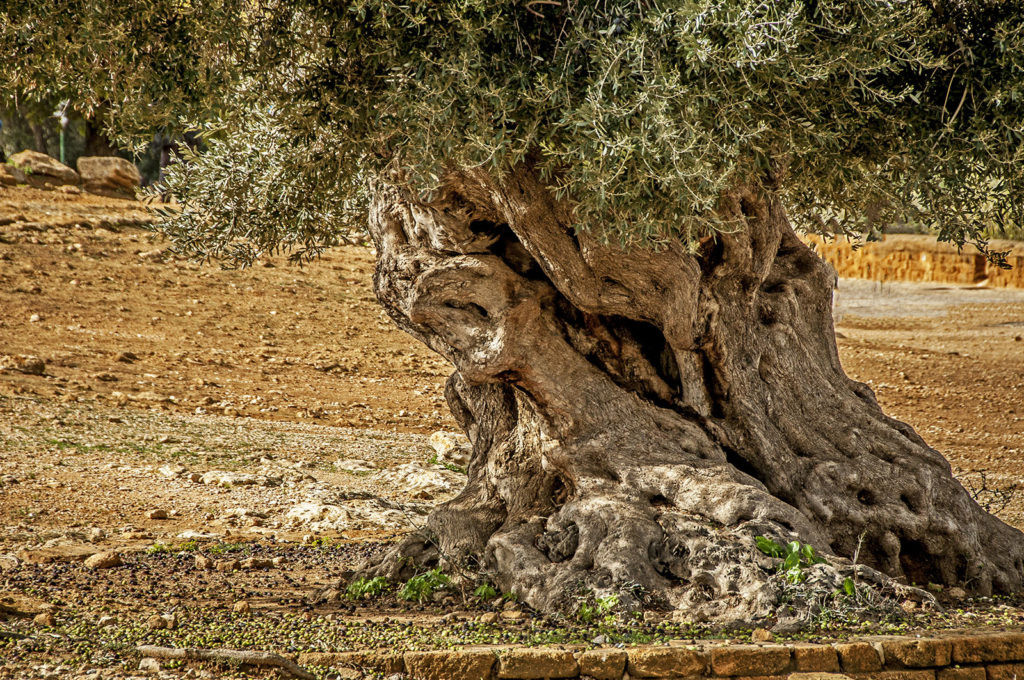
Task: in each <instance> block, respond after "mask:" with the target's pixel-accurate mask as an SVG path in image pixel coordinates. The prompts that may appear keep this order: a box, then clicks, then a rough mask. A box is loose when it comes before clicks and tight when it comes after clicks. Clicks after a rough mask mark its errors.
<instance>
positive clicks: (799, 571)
mask: <svg viewBox="0 0 1024 680" xmlns="http://www.w3.org/2000/svg"><path fill="white" fill-rule="evenodd" d="M754 541H755V542H756V543H757V549H758V550H760V551H761V552H763V553H764V554H765V555H768V556H769V557H775V558H778V559H780V560H782V564H780V565H779V572H780V573H782V574H785V576H786V579H787V580H788V581H789V582H790V583H800V582H801V581H803V580H804V579H805V578H807V574H805V573H804V570H805V569H807V568H808V567H810V566H812V565H815V564H821V563H822V562H824V561H825V558H823V557H822V556H821V555H819V554H818V553H817V552H815V550H814V547H813V546H811V545H809V544H807V543H801V542H800V541H790V542H789V543H787V544H786V545H785V546H783V545H780V544H779V543H776V542H775V541H773V540H772V539H770V538H766V537H765V536H757V537H755V538H754Z"/></svg>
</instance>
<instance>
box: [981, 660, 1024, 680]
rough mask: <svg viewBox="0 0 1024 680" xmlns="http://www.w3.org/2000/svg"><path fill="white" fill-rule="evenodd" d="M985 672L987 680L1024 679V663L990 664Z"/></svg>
mask: <svg viewBox="0 0 1024 680" xmlns="http://www.w3.org/2000/svg"><path fill="white" fill-rule="evenodd" d="M985 670H986V676H987V678H988V680H1020V679H1021V678H1024V663H999V664H992V665H991V666H988V667H987V668H986V669H985Z"/></svg>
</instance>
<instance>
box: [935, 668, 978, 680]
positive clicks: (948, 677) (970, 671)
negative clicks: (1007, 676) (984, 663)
mask: <svg viewBox="0 0 1024 680" xmlns="http://www.w3.org/2000/svg"><path fill="white" fill-rule="evenodd" d="M935 679H936V680H987V678H986V676H985V669H984V668H982V667H981V666H976V667H974V668H943V669H941V670H939V671H937V672H936V673H935Z"/></svg>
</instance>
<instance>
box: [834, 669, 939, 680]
mask: <svg viewBox="0 0 1024 680" xmlns="http://www.w3.org/2000/svg"><path fill="white" fill-rule="evenodd" d="M852 675H853V678H854V680H935V671H934V670H932V669H930V668H929V669H927V670H924V669H905V670H896V671H875V672H874V673H853V674H852Z"/></svg>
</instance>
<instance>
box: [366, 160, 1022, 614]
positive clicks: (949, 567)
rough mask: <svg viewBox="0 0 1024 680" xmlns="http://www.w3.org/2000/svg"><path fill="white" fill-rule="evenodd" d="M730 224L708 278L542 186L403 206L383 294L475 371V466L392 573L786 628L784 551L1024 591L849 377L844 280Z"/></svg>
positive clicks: (450, 191)
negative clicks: (475, 574) (435, 561)
mask: <svg viewBox="0 0 1024 680" xmlns="http://www.w3.org/2000/svg"><path fill="white" fill-rule="evenodd" d="M721 211H722V213H723V214H724V215H725V216H726V217H729V218H734V219H737V220H741V221H742V223H743V224H744V225H745V228H744V229H743V230H741V231H738V232H736V233H730V234H721V235H719V236H718V237H717V238H716V239H714V240H712V239H709V240H708V242H707V243H706V244H705V245H704V247H703V248H702V249H701V250H700V252H698V253H696V254H691V253H689V252H687V251H686V250H685V249H684V248H682V247H680V246H678V245H674V244H673V245H669V246H668V247H667V248H664V249H661V250H658V251H650V250H631V251H628V252H626V251H623V250H622V249H620V248H618V247H616V246H608V245H603V244H601V243H599V242H598V241H596V240H595V239H593V238H591V237H589V236H587V235H586V234H576V233H575V232H574V229H573V224H572V219H571V214H570V209H569V208H568V207H567V206H566V205H564V204H562V203H559V202H557V201H556V200H554V198H553V197H552V195H551V194H550V192H549V191H548V190H547V189H546V187H545V186H544V185H543V184H542V183H540V182H539V181H538V180H537V179H536V177H535V175H533V174H532V173H531V172H530V171H528V170H527V169H523V170H521V171H519V172H517V173H515V174H513V175H512V176H510V177H506V178H504V179H502V180H501V181H500V182H499V181H496V180H494V179H493V178H491V177H489V176H487V175H486V174H484V173H481V172H475V171H474V172H465V173H459V174H456V175H453V176H452V177H450V178H449V179H448V181H447V184H446V185H445V187H444V190H443V192H442V193H441V196H440V198H438V199H437V200H435V201H434V202H432V203H430V204H423V203H420V202H417V201H415V200H412V199H410V198H409V197H408V196H407V195H405V194H403V192H401V191H399V190H397V189H394V188H389V187H382V188H380V189H379V191H378V192H377V197H376V201H375V203H374V205H373V207H372V215H371V220H370V229H371V233H372V236H373V239H374V241H375V243H376V245H377V250H378V261H377V270H376V278H375V282H376V290H377V295H378V297H379V299H380V301H381V302H382V303H383V304H384V306H385V308H386V309H387V310H388V312H389V313H390V315H391V316H392V317H393V318H394V319H395V321H396V322H397V323H398V324H399V325H400V326H401V327H402V328H403V329H405V330H406V331H408V332H409V333H411V334H412V335H414V336H415V337H417V338H419V339H420V340H422V341H423V342H424V343H426V344H427V345H429V346H430V347H431V348H432V349H434V350H436V351H437V352H439V353H441V354H442V355H444V356H445V357H447V358H448V359H449V360H450V361H452V363H453V364H454V365H455V368H456V371H455V373H454V374H453V375H452V376H451V378H450V380H449V382H448V387H447V391H446V395H447V398H448V402H449V404H450V406H451V409H452V412H453V413H454V415H455V418H456V419H457V421H458V422H459V424H460V425H461V426H462V427H463V428H464V429H465V431H466V433H467V434H468V436H469V438H470V441H471V442H472V445H473V454H472V461H471V463H470V466H469V481H468V484H467V486H466V488H465V489H464V490H463V492H462V493H461V494H460V495H459V496H458V497H457V498H455V499H453V500H452V501H450V502H448V503H445V504H443V505H441V506H439V507H438V508H437V509H436V510H435V511H434V513H433V514H432V515H431V517H430V519H429V522H428V526H429V529H430V531H431V533H432V534H433V537H432V539H431V541H432V543H425V542H424V541H423V538H422V537H411V538H410V539H409V540H407V541H405V542H404V543H403V544H402V545H400V546H399V547H398V548H397V549H396V551H395V553H394V554H392V555H390V556H389V557H388V558H387V559H385V561H384V562H383V563H382V564H380V565H378V566H376V567H374V568H372V569H371V570H370V572H371V573H376V574H387V575H390V576H393V577H401V576H407V575H408V574H409V573H410V571H411V569H412V568H413V567H411V564H410V562H411V560H410V559H409V558H417V559H419V560H421V561H422V560H424V559H428V558H429V557H430V556H431V555H433V556H435V557H436V556H437V555H438V554H439V555H440V556H441V557H443V558H447V559H459V558H464V557H467V556H472V557H475V558H477V559H478V560H479V562H480V565H481V567H482V568H483V570H484V571H486V572H487V573H490V574H491V575H492V579H493V580H494V581H495V582H496V583H497V584H498V585H499V586H500V587H501V588H502V589H504V590H511V591H514V592H516V593H517V594H518V595H519V596H520V598H521V599H523V600H524V601H526V602H527V603H529V604H530V605H532V606H534V607H537V608H540V609H542V610H555V609H559V608H562V607H564V606H565V605H566V600H567V599H568V598H572V597H573V596H574V595H575V594H577V593H579V592H580V591H581V589H582V590H586V591H589V592H592V593H595V594H598V595H601V594H607V593H612V592H615V593H618V594H619V596H620V597H621V598H624V601H625V602H626V603H627V604H630V605H633V606H635V605H644V606H659V607H671V608H682V609H687V610H689V611H690V612H692V613H693V614H694V616H696V617H703V618H710V619H718V620H722V619H731V618H737V617H741V618H742V617H748V618H749V617H757V616H763V615H766V614H770V613H772V612H773V611H774V608H775V607H776V605H777V604H778V597H779V588H778V587H776V586H774V585H772V583H775V582H777V580H778V579H773V576H772V574H773V569H772V563H771V562H770V560H768V558H766V557H765V556H764V555H763V554H761V553H760V552H759V551H758V550H757V549H756V547H755V541H754V537H755V536H757V535H765V536H767V537H770V538H773V539H775V540H777V541H780V542H782V541H788V540H793V539H797V538H798V539H799V540H801V541H803V542H805V543H809V544H811V545H813V546H815V547H816V548H817V549H818V550H819V551H821V552H824V553H826V554H832V555H835V556H839V557H845V558H852V557H853V556H854V554H855V552H858V548H859V556H858V559H859V561H860V563H862V564H866V565H867V566H869V567H873V568H874V569H877V570H878V571H880V572H884V573H885V574H888V575H890V576H891V577H894V578H896V579H899V580H902V581H904V582H909V583H926V582H936V583H942V584H960V585H964V586H966V587H967V588H968V589H970V590H972V591H974V592H978V593H989V592H993V591H998V592H1006V591H1013V590H1018V589H1020V588H1021V585H1022V575H1024V574H1022V566H1024V540H1022V539H1024V535H1022V534H1021V533H1020V532H1019V531H1017V530H1016V529H1013V528H1011V527H1009V526H1007V525H1005V524H1004V523H1002V522H1001V521H999V520H998V519H996V518H995V517H993V516H991V515H989V514H987V513H986V512H984V511H983V510H982V509H981V508H980V507H979V506H978V505H977V504H976V503H975V502H974V501H973V500H972V499H971V497H970V495H969V494H968V493H967V492H966V491H965V490H964V488H963V487H962V486H961V485H960V484H959V483H958V482H957V481H956V480H955V479H954V478H953V476H952V474H951V472H950V466H949V464H948V463H947V462H946V460H945V459H944V458H943V457H942V456H941V455H940V454H939V453H938V452H936V451H935V450H933V449H932V448H930V447H929V446H928V445H927V444H925V442H924V441H923V440H922V439H921V438H920V437H919V436H918V435H917V434H916V433H915V432H914V431H913V429H911V428H910V427H909V426H907V425H905V424H904V423H901V422H898V421H896V420H893V419H892V418H889V417H887V416H886V415H885V414H884V413H882V411H881V409H880V408H879V406H878V404H877V402H876V401H875V398H874V395H873V394H872V392H871V390H870V389H869V388H868V387H867V386H865V385H863V384H861V383H858V382H855V381H853V380H851V379H850V378H848V377H847V376H846V375H845V374H844V373H843V370H842V367H841V366H840V363H839V357H838V354H837V351H836V345H835V339H834V332H833V327H832V316H831V294H832V289H833V284H834V274H833V272H832V270H831V269H830V268H829V267H828V266H827V265H826V264H825V263H824V262H822V261H821V260H820V259H819V258H818V257H817V256H816V255H815V254H814V253H813V252H811V251H810V250H809V249H808V248H807V247H805V246H804V245H803V244H802V243H801V242H800V241H799V240H798V239H797V237H796V235H795V234H794V232H793V230H792V229H791V227H790V225H789V223H788V221H787V219H786V216H785V213H784V211H783V209H782V207H781V206H780V204H779V202H778V201H777V200H776V199H774V198H773V197H772V196H771V194H770V193H766V192H757V191H754V190H738V191H736V192H735V193H734V194H732V195H730V196H728V197H725V198H724V199H723V201H722V206H721ZM403 556H405V558H406V559H402V557H403ZM847 564H848V563H847ZM403 572H404V573H403Z"/></svg>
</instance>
